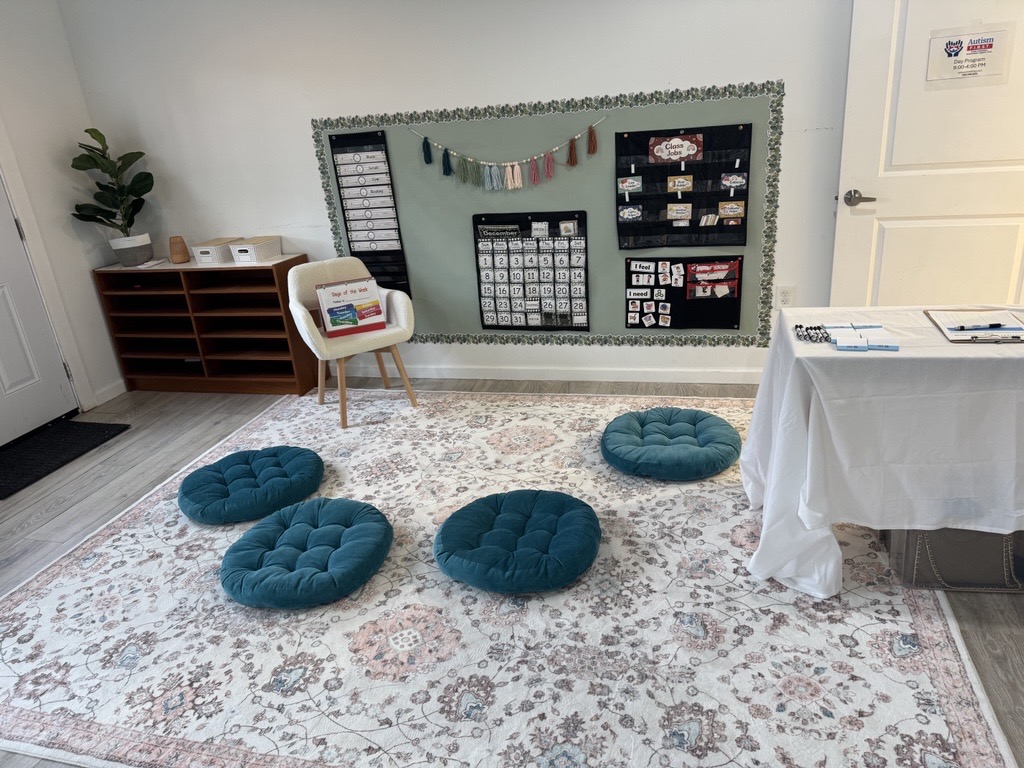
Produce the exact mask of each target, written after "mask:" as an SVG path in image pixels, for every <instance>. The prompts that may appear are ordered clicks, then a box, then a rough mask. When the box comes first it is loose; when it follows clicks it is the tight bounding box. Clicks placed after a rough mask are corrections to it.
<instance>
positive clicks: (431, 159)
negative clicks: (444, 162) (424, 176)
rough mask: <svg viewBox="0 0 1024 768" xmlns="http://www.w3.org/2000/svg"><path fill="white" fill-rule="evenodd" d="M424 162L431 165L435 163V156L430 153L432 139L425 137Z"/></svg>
mask: <svg viewBox="0 0 1024 768" xmlns="http://www.w3.org/2000/svg"><path fill="white" fill-rule="evenodd" d="M423 162H424V163H426V164H427V165H430V164H431V163H433V162H434V156H433V154H431V152H430V139H428V138H427V137H426V136H424V137H423Z"/></svg>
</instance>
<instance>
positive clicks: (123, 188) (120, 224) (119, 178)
mask: <svg viewBox="0 0 1024 768" xmlns="http://www.w3.org/2000/svg"><path fill="white" fill-rule="evenodd" d="M85 132H86V133H87V134H89V136H91V137H92V138H93V140H94V141H95V142H96V144H98V146H93V145H91V144H79V145H78V146H79V147H81V148H82V149H84V150H85V152H83V153H82V154H80V155H78V156H77V157H76V158H75V159H74V160H72V161H71V167H72V168H74V169H75V170H79V171H86V172H88V171H99V172H100V173H101V174H103V176H105V177H106V179H105V180H103V181H97V182H96V186H97V187H98V188H99V191H98V192H96V193H95V194H94V195H93V196H92V197H93V200H95V201H96V203H81V204H79V205H76V206H75V212H74V213H72V214H71V215H72V216H74V217H75V218H76V219H78V220H79V221H89V222H92V223H94V224H102V225H103V226H105V227H110V228H111V229H116V230H117V231H118V232H120V233H121V237H115V238H113V239H111V241H110V247H111V248H112V249H113V250H114V253H115V255H116V256H117V259H118V261H120V262H121V263H122V264H124V265H125V266H126V267H134V266H137V265H139V264H143V263H145V262H147V261H149V260H150V259H151V258H153V243H152V241H151V240H150V238H149V235H148V234H144V235H136V236H134V237H133V236H132V226H133V225H134V224H135V217H136V216H137V215H138V213H139V211H141V210H142V206H143V205H145V204H146V201H145V200H144V199H143V196H144V195H146V194H147V193H149V191H150V190H152V189H153V174H151V173H149V172H147V171H140V172H139V173H136V174H135V175H134V176H132V177H131V178H128V175H127V174H128V170H129V169H130V168H131V167H132V166H133V165H135V163H137V162H138V161H139V160H140V159H141V158H143V157H144V156H145V154H146V153H145V152H128V153H127V154H124V155H121V156H120V157H119V158H117V159H116V160H115V159H114V158H112V157H111V156H110V148H109V147H108V146H107V139H106V137H105V136H104V135H103V134H102V133H100V132H99V131H98V130H96V129H95V128H87V129H86V130H85Z"/></svg>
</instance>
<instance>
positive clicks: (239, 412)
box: [0, 377, 1024, 768]
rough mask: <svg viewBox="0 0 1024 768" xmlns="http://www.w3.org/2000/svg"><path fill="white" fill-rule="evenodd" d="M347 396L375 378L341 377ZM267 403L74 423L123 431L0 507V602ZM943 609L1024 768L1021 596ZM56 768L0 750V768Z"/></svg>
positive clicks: (713, 392) (198, 397)
mask: <svg viewBox="0 0 1024 768" xmlns="http://www.w3.org/2000/svg"><path fill="white" fill-rule="evenodd" d="M349 386H351V387H367V388H372V387H378V386H380V382H379V380H377V379H359V378H353V377H350V378H349ZM413 386H414V387H415V389H416V390H417V391H427V390H456V391H472V392H526V393H532V392H549V393H579V394H622V395H647V394H650V395H673V396H680V397H687V396H710V397H753V396H754V393H755V390H756V387H755V386H753V385H738V384H737V385H694V384H642V383H614V382H565V381H478V380H475V379H474V380H464V379H443V380H442V379H414V380H413ZM276 400H277V396H276V395H207V394H173V393H163V392H128V393H126V394H124V395H122V396H120V397H118V398H116V399H114V400H112V401H110V402H109V403H106V404H104V405H102V406H100V407H99V408H96V409H94V410H92V411H89V412H88V413H87V414H83V415H82V416H79V417H78V418H79V419H80V420H83V421H114V422H125V423H129V424H131V425H132V426H131V429H129V430H128V431H126V432H124V433H122V434H121V435H119V436H117V437H115V438H114V439H113V440H111V441H110V442H108V443H105V444H104V445H101V446H100V447H99V448H96V449H95V450H93V451H91V452H90V453H88V454H86V455H85V456H83V457H81V458H79V459H77V460H76V461H74V462H72V463H71V464H69V465H67V466H65V467H62V468H61V469H60V470H58V471H57V472H55V473H53V474H52V475H50V476H49V477H47V478H45V479H44V480H41V481H39V482H37V483H36V484H34V485H32V486H29V487H28V488H26V489H24V490H22V491H20V492H19V493H17V494H15V495H14V496H12V497H10V498H8V499H5V500H3V501H0V594H5V593H6V592H8V591H9V590H10V589H12V588H13V587H15V586H17V585H18V584H20V583H21V582H22V581H24V580H25V579H26V578H28V577H30V576H31V575H32V574H34V573H36V572H37V571H38V570H40V569H41V568H42V567H44V566H45V565H47V564H48V563H50V562H52V561H54V560H56V559H57V558H58V557H60V556H61V555H62V554H64V553H66V552H68V551H69V550H71V549H73V548H74V547H75V545H76V544H78V543H79V542H80V541H82V539H84V538H85V537H86V536H87V535H88V534H89V533H90V532H92V531H94V530H96V529H97V528H99V527H100V526H101V525H103V524H104V523H105V522H106V521H108V520H110V519H111V518H113V517H114V516H115V515H117V514H118V513H120V512H121V511H123V510H124V509H125V508H127V507H128V506H129V505H131V504H132V503H133V502H134V501H136V500H137V499H139V498H140V497H142V496H143V495H144V494H146V493H147V492H149V491H150V490H151V489H152V488H153V487H154V486H156V485H158V484H159V483H161V482H163V481H164V480H166V479H167V478H168V477H170V476H171V475H172V474H174V473H175V472H176V471H177V470H179V469H180V468H181V467H182V466H184V465H185V464H187V463H188V462H190V461H191V460H192V459H194V458H195V457H196V456H198V455H199V454H200V453H202V452H203V451H205V450H206V449H208V448H210V447H212V446H214V445H216V444H217V443H218V442H220V441H221V440H222V439H224V438H225V437H227V436H228V435H230V434H231V433H232V432H234V431H235V430H236V429H238V428H239V427H241V426H242V425H243V424H245V423H246V422H248V421H249V420H250V419H252V418H253V417H255V416H257V415H258V414H259V413H261V412H262V411H263V410H264V409H265V408H267V407H268V406H269V405H271V404H272V403H273V402H275V401H276ZM950 602H951V603H952V605H953V609H954V612H955V614H956V616H957V619H958V622H959V624H960V628H961V631H962V633H963V635H964V639H965V641H966V643H967V646H968V648H969V649H970V652H971V656H972V657H973V659H974V662H975V665H976V666H977V668H978V672H979V674H980V676H981V679H982V682H983V684H984V686H985V689H986V691H987V692H988V695H989V697H990V699H991V701H992V705H993V707H994V709H995V711H996V713H997V715H998V717H999V720H1000V722H1001V724H1002V727H1003V730H1004V732H1005V733H1006V735H1007V738H1008V739H1009V741H1010V744H1011V747H1012V748H1013V750H1014V753H1015V754H1016V756H1017V760H1018V762H1020V763H1021V765H1022V766H1024V596H1017V595H999V594H979V593H955V594H951V595H950ZM64 765H66V764H65V763H58V762H53V761H50V760H38V759H36V758H32V757H25V756H22V755H16V754H12V753H9V752H4V751H2V750H0V766H2V767H3V768H57V767H58V766H64Z"/></svg>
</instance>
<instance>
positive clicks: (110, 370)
mask: <svg viewBox="0 0 1024 768" xmlns="http://www.w3.org/2000/svg"><path fill="white" fill-rule="evenodd" d="M88 123H89V114H88V111H87V109H86V105H85V99H84V97H83V95H82V90H81V86H80V85H79V82H78V76H77V74H76V71H75V67H74V63H73V62H72V60H71V51H70V49H69V48H68V43H67V39H66V37H65V34H64V27H63V24H62V22H61V18H60V13H59V11H58V9H57V4H56V3H55V2H53V0H0V135H2V138H3V141H0V167H2V168H3V171H4V177H5V178H6V180H7V182H8V184H10V186H11V196H12V198H13V200H12V201H13V203H14V207H15V210H16V211H17V213H18V216H19V218H20V219H21V221H22V224H23V225H24V229H25V232H26V237H27V247H28V250H29V253H30V255H31V257H32V260H33V265H34V267H35V269H36V275H37V278H38V280H39V282H40V284H41V286H42V288H43V297H44V300H45V303H46V306H47V310H48V311H49V313H50V319H51V322H52V324H53V325H54V327H55V331H56V333H57V339H58V341H59V342H60V346H61V349H62V352H63V354H64V358H65V360H66V361H67V362H68V364H69V366H70V368H71V371H72V373H73V375H74V386H75V391H76V394H77V395H78V398H79V401H80V403H81V405H82V406H83V408H85V409H88V408H90V407H92V406H94V405H96V404H97V403H98V402H103V401H105V400H108V399H110V398H111V397H113V396H115V395H117V394H119V393H120V392H123V391H124V383H123V382H122V381H121V379H120V375H119V373H118V367H117V359H116V357H115V356H114V351H113V348H112V346H111V343H110V338H109V336H108V335H107V330H106V324H105V322H104V319H103V314H102V312H101V310H100V305H99V300H98V298H97V296H96V290H95V288H94V287H93V283H92V274H91V272H92V270H93V269H94V268H95V267H99V266H102V265H103V264H105V263H107V259H108V253H107V249H106V247H105V241H104V240H103V238H102V237H93V236H92V232H89V231H88V230H85V229H80V228H79V223H78V222H75V221H74V219H72V218H71V215H70V214H71V210H72V199H73V197H75V196H74V195H73V193H72V190H73V189H75V188H76V187H77V186H78V185H80V184H81V178H80V177H81V175H82V174H81V173H80V172H79V171H75V170H72V168H71V158H72V157H73V156H74V155H75V154H77V150H76V147H75V144H76V142H78V141H79V140H80V139H88V137H87V136H85V135H84V134H82V133H81V131H82V129H83V128H86V127H88ZM75 202H81V201H80V200H75Z"/></svg>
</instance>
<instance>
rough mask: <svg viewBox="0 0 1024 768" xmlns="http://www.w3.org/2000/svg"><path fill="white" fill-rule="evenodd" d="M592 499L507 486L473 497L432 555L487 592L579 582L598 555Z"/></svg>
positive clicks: (444, 529) (445, 527)
mask: <svg viewBox="0 0 1024 768" xmlns="http://www.w3.org/2000/svg"><path fill="white" fill-rule="evenodd" d="M600 543H601V525H600V523H598V520H597V515H595V514H594V510H593V509H592V508H591V507H590V505H589V504H587V503H585V502H583V501H580V500H579V499H576V498H573V497H572V496H569V495H568V494H565V493H559V492H558V491H532V490H531V491H525V490H523V491H510V492H509V493H496V494H493V495H491V496H486V497H484V498H482V499H477V500H476V501H473V502H470V503H469V504H467V505H466V506H465V507H463V508H462V509H460V510H458V511H456V512H454V513H453V514H452V515H451V517H449V518H448V519H447V520H445V521H444V523H442V524H441V527H440V528H439V529H438V531H437V535H436V536H435V537H434V559H435V560H436V561H437V565H438V567H439V568H440V569H441V570H442V571H443V572H444V573H445V574H447V575H448V576H450V577H451V578H453V579H455V580H457V581H464V582H465V583H467V584H469V585H471V586H474V587H477V588H478V589H485V590H488V591H489V592H507V593H522V592H544V591H547V590H551V589H558V588H559V587H564V586H565V585H567V584H569V583H571V582H572V581H574V580H576V579H577V578H578V577H579V576H580V575H581V574H582V573H583V572H584V571H586V570H587V568H589V567H590V565H591V563H593V562H594V558H596V557H597V549H598V546H599V545H600Z"/></svg>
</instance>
